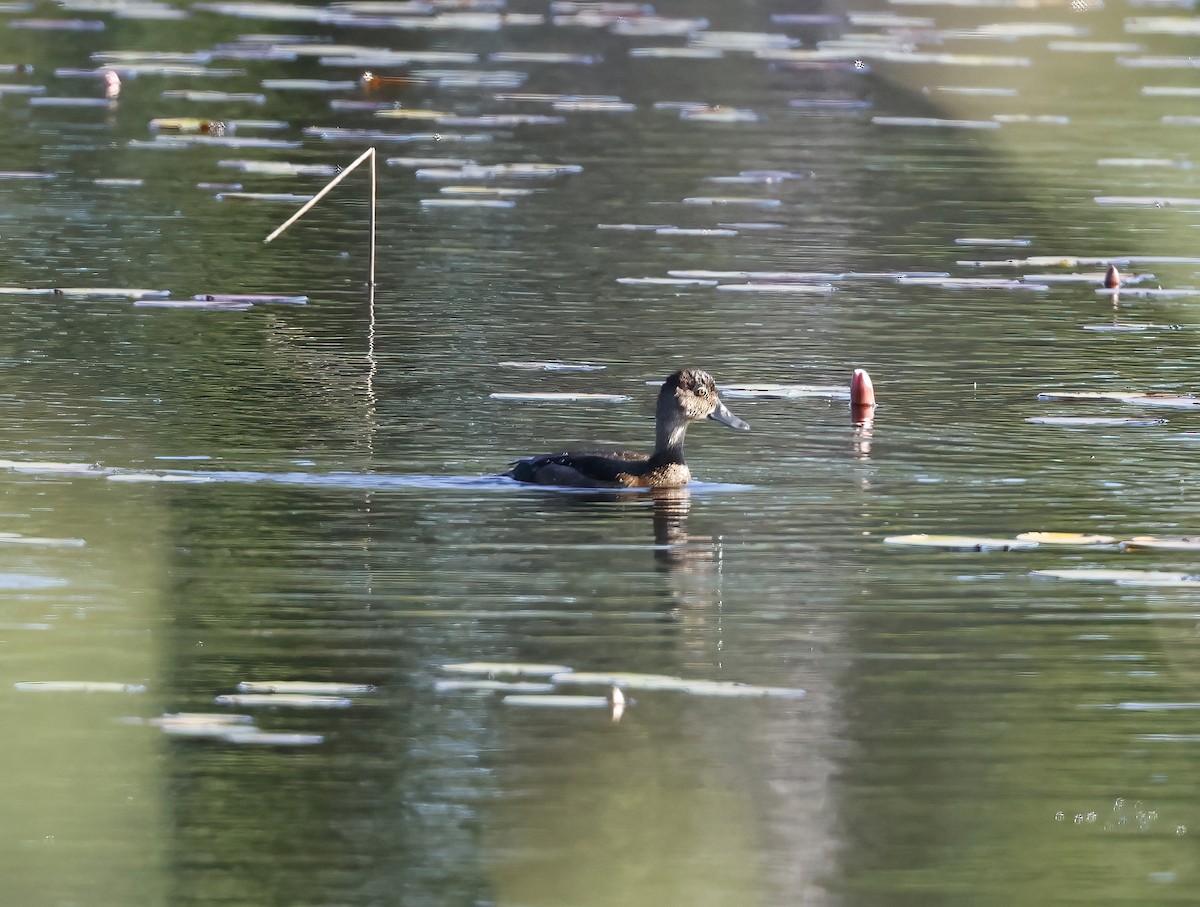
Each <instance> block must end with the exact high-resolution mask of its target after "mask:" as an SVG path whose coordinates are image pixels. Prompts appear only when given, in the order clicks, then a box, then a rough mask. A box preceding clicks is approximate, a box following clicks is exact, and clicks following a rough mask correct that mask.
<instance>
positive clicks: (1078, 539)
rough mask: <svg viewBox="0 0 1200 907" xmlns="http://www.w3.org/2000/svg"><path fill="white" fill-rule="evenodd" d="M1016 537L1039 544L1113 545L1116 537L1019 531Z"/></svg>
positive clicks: (1086, 533)
mask: <svg viewBox="0 0 1200 907" xmlns="http://www.w3.org/2000/svg"><path fill="white" fill-rule="evenodd" d="M1017 538H1018V539H1020V540H1021V541H1023V542H1037V543H1038V544H1039V545H1085V546H1090V545H1113V544H1116V541H1117V539H1116V538H1115V537H1114V536H1111V535H1095V534H1093V533H1089V532H1021V533H1018V534H1017Z"/></svg>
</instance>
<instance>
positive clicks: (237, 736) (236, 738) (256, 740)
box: [225, 729, 325, 746]
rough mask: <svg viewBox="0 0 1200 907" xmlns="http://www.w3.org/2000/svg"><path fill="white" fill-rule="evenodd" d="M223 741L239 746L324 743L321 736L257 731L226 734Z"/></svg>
mask: <svg viewBox="0 0 1200 907" xmlns="http://www.w3.org/2000/svg"><path fill="white" fill-rule="evenodd" d="M225 739H226V740H227V741H228V742H230V743H236V744H238V745H239V746H316V745H317V744H319V743H324V742H325V736H324V735H323V734H288V733H282V732H279V731H260V730H257V729H251V730H247V731H244V732H238V733H232V734H226V735H225Z"/></svg>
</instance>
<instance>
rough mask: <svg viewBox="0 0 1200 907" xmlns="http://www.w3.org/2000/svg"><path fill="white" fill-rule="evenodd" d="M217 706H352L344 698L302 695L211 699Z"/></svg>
mask: <svg viewBox="0 0 1200 907" xmlns="http://www.w3.org/2000/svg"><path fill="white" fill-rule="evenodd" d="M213 701H214V702H215V703H217V705H233V706H241V707H247V708H251V707H255V706H269V707H275V706H285V707H287V708H296V709H347V708H349V707H350V706H352V705H353V704H354V702H353V700H351V699H349V698H347V697H345V696H310V695H307V694H304V693H232V694H228V695H225V696H217V697H215V698H214V699H213Z"/></svg>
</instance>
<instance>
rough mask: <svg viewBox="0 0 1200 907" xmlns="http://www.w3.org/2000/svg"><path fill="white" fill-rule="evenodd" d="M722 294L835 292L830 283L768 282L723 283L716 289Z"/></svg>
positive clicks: (835, 288)
mask: <svg viewBox="0 0 1200 907" xmlns="http://www.w3.org/2000/svg"><path fill="white" fill-rule="evenodd" d="M717 289H718V290H720V291H721V292H723V293H797V294H802V295H811V294H821V293H833V292H835V291H836V290H837V287H835V286H834V285H833V284H831V283H798V282H796V283H789V282H788V281H784V280H780V281H768V282H760V283H725V284H721V285H720V286H719V287H717Z"/></svg>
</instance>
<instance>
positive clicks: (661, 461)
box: [505, 368, 750, 488]
mask: <svg viewBox="0 0 1200 907" xmlns="http://www.w3.org/2000/svg"><path fill="white" fill-rule="evenodd" d="M700 419H712V420H713V421H715V422H720V423H721V424H722V425H726V426H728V427H730V428H736V429H741V430H747V429H749V428H750V426H749V425H747V424H746V423H745V422H743V421H742V420H741V419H739V418H738V417H737V416H735V415H734V414H733V413H731V412H730V411H729V410H728V408H726V406H725V404H724V403H722V402H721V400H720V398H719V397H718V396H717V387H716V384H715V383H714V382H713V379H712V376H711V375H709V374H708V372H705V371H701V370H700V369H696V368H685V369H682V370H680V371H678V372H676V373H675V374H673V375H671V376H670V377H669V378H667V380H666V381H664V382H663V386H662V389H661V390H660V391H659V392H658V405H657V407H656V410H655V445H654V452H653V453H651V454H649V455H647V454H641V453H633V452H631V451H578V452H575V451H569V452H564V453H556V454H543V455H541V456H536V457H525V458H523V459H520V460H517V461H516V462H514V463H513V464H512V466H511V468H510V469H509V471H508V472H507V473H505V475H507V476H511V477H512V478H514V479H516V480H517V481H518V482H529V483H532V484H536V485H565V486H569V487H577V488H678V487H680V486H681V485H686V484H687V483H688V482H689V481H690V480H691V477H692V472H691V470H690V469H688V466H687V463H686V462H685V461H684V458H683V440H684V436H685V434H686V433H687V428H688V426H689V425H690V424H691V423H693V422H696V421H699V420H700Z"/></svg>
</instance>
